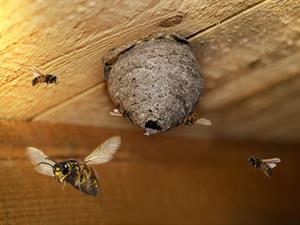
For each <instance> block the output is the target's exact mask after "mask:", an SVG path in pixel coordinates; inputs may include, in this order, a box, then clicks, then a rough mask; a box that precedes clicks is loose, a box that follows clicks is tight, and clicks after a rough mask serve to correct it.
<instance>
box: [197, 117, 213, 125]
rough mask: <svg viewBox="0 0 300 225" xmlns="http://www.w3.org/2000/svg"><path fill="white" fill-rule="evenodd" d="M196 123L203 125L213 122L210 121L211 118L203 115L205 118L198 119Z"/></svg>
mask: <svg viewBox="0 0 300 225" xmlns="http://www.w3.org/2000/svg"><path fill="white" fill-rule="evenodd" d="M196 124H199V125H203V126H210V125H211V124H212V123H211V122H210V120H208V119H206V118H204V117H203V118H200V119H198V120H197V121H196Z"/></svg>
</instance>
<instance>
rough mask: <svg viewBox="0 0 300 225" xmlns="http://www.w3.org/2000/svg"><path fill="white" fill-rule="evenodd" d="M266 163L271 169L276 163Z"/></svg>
mask: <svg viewBox="0 0 300 225" xmlns="http://www.w3.org/2000/svg"><path fill="white" fill-rule="evenodd" d="M267 164H268V166H269V167H270V168H271V169H273V168H275V167H276V163H267Z"/></svg>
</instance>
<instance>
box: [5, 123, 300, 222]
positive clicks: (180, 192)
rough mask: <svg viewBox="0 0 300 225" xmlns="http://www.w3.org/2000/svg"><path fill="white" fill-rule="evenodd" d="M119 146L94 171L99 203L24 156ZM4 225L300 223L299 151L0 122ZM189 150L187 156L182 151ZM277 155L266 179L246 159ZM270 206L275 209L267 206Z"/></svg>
mask: <svg viewBox="0 0 300 225" xmlns="http://www.w3.org/2000/svg"><path fill="white" fill-rule="evenodd" d="M113 135H120V136H121V137H122V147H121V149H120V150H119V151H118V152H117V154H116V157H115V158H114V159H113V161H111V162H110V163H107V164H104V165H102V166H97V167H96V170H97V172H98V175H99V176H100V183H101V187H102V195H101V196H100V197H99V198H93V197H88V196H85V195H83V194H82V193H80V192H78V191H77V190H75V189H73V188H72V187H70V186H68V185H67V186H66V187H65V190H62V186H61V185H60V184H58V183H57V182H56V181H55V180H54V179H53V178H51V177H46V176H42V175H39V174H37V173H35V172H34V170H33V168H32V165H31V164H30V163H29V162H28V160H27V159H26V157H25V154H24V151H25V147H26V146H28V145H32V146H35V147H38V148H40V149H43V150H44V151H45V152H46V153H47V154H49V155H51V156H52V157H54V158H57V159H66V158H70V157H71V158H83V157H84V156H85V155H87V154H88V153H89V152H90V151H91V150H92V149H94V148H95V147H96V146H97V145H98V144H99V143H101V142H102V141H104V140H105V139H106V138H108V137H111V136H113ZM0 136H1V139H0V148H1V151H0V160H1V163H0V176H1V180H0V184H1V185H0V224H3V225H9V224H14V225H18V224H20V225H21V224H32V225H34V224H45V225H46V224H64V225H65V224H86V225H89V224H172V225H173V224H230V225H232V224H264V225H268V224H298V222H299V220H300V217H299V215H300V211H299V210H300V199H299V195H298V191H299V187H300V183H299V179H297V176H298V174H299V172H300V167H299V163H298V158H299V151H298V147H299V146H293V145H275V146H274V145H270V144H258V143H254V142H252V143H249V142H228V141H221V140H219V141H216V142H212V141H204V140H195V139H187V138H184V139H182V138H174V137H169V136H168V135H166V134H161V135H159V136H151V137H150V138H149V137H143V136H141V135H139V133H138V132H135V131H126V132H124V131H120V130H109V129H105V130H104V129H100V128H88V127H79V126H70V125H45V124H41V123H35V124H33V123H16V122H1V126H0ZM183 150H184V151H183ZM252 154H254V155H259V156H262V157H273V156H277V157H280V158H281V159H282V163H281V164H280V165H279V166H278V167H277V168H276V169H275V170H274V174H273V177H272V178H271V179H267V178H266V177H264V176H263V174H262V173H261V172H260V171H258V170H255V169H254V168H252V167H250V166H249V165H248V163H247V158H248V157H249V155H252ZM271 203H273V204H271Z"/></svg>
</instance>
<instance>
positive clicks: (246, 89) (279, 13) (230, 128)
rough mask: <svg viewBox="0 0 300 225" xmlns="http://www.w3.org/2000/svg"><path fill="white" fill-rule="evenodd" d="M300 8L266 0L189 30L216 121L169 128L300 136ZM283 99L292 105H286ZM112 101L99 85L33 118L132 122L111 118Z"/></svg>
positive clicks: (203, 107)
mask: <svg viewBox="0 0 300 225" xmlns="http://www.w3.org/2000/svg"><path fill="white" fill-rule="evenodd" d="M299 13H300V2H299V1H265V2H263V3H261V4H258V5H256V6H254V7H252V8H250V9H248V10H246V11H244V12H242V13H240V14H238V15H235V16H233V17H232V18H230V19H228V20H226V21H224V22H221V23H220V24H218V25H216V26H214V27H212V28H210V29H208V30H206V31H204V32H201V33H200V34H197V35H194V36H192V37H190V39H189V40H190V42H191V44H192V46H193V48H194V50H195V52H196V54H197V56H198V58H199V62H200V65H201V68H202V71H203V75H204V77H205V82H206V87H205V88H206V92H205V94H204V96H203V99H202V100H201V102H200V104H199V112H200V116H205V117H207V118H209V119H210V120H212V122H213V126H211V127H199V126H195V127H192V128H190V127H185V126H181V127H180V128H177V129H175V130H174V131H171V132H170V133H172V134H174V135H177V134H178V135H183V136H189V137H227V138H230V137H231V138H245V139H264V137H266V139H268V140H277V141H279V140H280V141H299V140H300V134H299V132H292V131H290V130H289V127H290V126H293V127H294V128H293V129H292V128H291V130H295V129H296V127H297V125H295V124H299V122H298V123H295V122H296V121H299V119H297V118H296V117H295V116H294V117H290V116H288V115H296V114H297V113H298V114H299V113H300V112H299V103H298V102H297V100H296V98H297V97H296V95H297V94H295V92H296V91H297V89H298V88H299V87H298V86H297V83H298V82H299V76H300V64H299V61H300V55H299V52H300V36H299V34H300V30H299V27H300V20H299V18H298V15H299ZM294 82H295V83H294ZM276 93H278V94H276ZM292 96H295V97H292ZM283 104H284V105H289V107H286V108H285V109H283V108H282V105H283ZM79 106H80V107H79ZM113 108H114V106H113V105H112V104H111V103H110V100H109V97H108V96H107V93H106V90H105V86H104V85H102V84H101V85H98V86H97V87H96V88H95V89H94V90H90V91H89V92H88V94H87V95H85V94H83V95H82V96H77V97H76V98H74V99H72V100H71V101H70V102H65V103H64V104H62V105H57V106H56V107H54V108H52V109H51V110H49V111H47V112H45V113H42V114H40V115H38V116H36V117H34V121H47V122H51V123H57V122H59V123H64V122H67V123H75V124H84V125H91V126H104V127H120V128H126V127H127V128H133V126H132V125H131V124H129V122H127V121H125V120H124V119H122V118H112V117H111V116H110V115H109V111H110V110H111V109H113ZM282 110H284V111H285V112H284V113H281V111H282ZM292 118H293V119H292ZM273 120H277V121H281V123H279V122H278V123H272V122H271V121H273ZM281 127H284V128H283V129H281ZM275 130H276V132H273V131H275ZM278 130H281V131H280V132H278ZM141 132H142V131H141ZM292 133H293V135H292ZM289 134H290V136H291V138H288V136H289ZM278 136H282V138H279V137H278Z"/></svg>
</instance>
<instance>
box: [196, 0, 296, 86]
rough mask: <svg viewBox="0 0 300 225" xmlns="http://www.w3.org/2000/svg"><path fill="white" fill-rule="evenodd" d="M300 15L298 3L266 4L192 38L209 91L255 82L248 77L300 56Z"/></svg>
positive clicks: (279, 1) (276, 2)
mask: <svg viewBox="0 0 300 225" xmlns="http://www.w3.org/2000/svg"><path fill="white" fill-rule="evenodd" d="M299 13H300V2H299V1H297V0H292V1H287V0H284V1H282V0H275V1H265V2H263V3H262V4H260V5H258V6H256V7H254V8H252V9H251V10H248V11H245V12H243V13H241V14H239V15H238V16H237V17H234V18H232V19H229V20H227V21H225V22H224V23H221V24H220V25H219V26H215V27H214V28H213V29H210V30H207V31H205V32H203V33H200V34H199V35H197V36H194V37H193V38H191V41H192V45H193V47H194V48H195V52H196V54H197V56H198V58H199V62H200V65H201V67H202V72H203V74H204V75H205V78H206V89H207V90H213V91H215V90H217V89H218V88H217V87H219V86H223V85H224V84H225V83H227V82H228V83H230V82H231V81H235V80H236V79H237V78H239V77H245V76H246V77H248V78H249V80H251V79H252V78H250V76H247V74H250V73H251V72H253V71H258V70H259V69H263V68H264V67H265V66H267V65H270V64H275V63H276V62H277V61H280V60H282V59H283V58H285V57H287V56H290V55H293V54H295V53H297V52H299V49H300V45H299V41H300V37H299V27H300V21H299V16H298V15H299ZM266 76H267V75H266ZM270 76H271V75H270Z"/></svg>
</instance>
